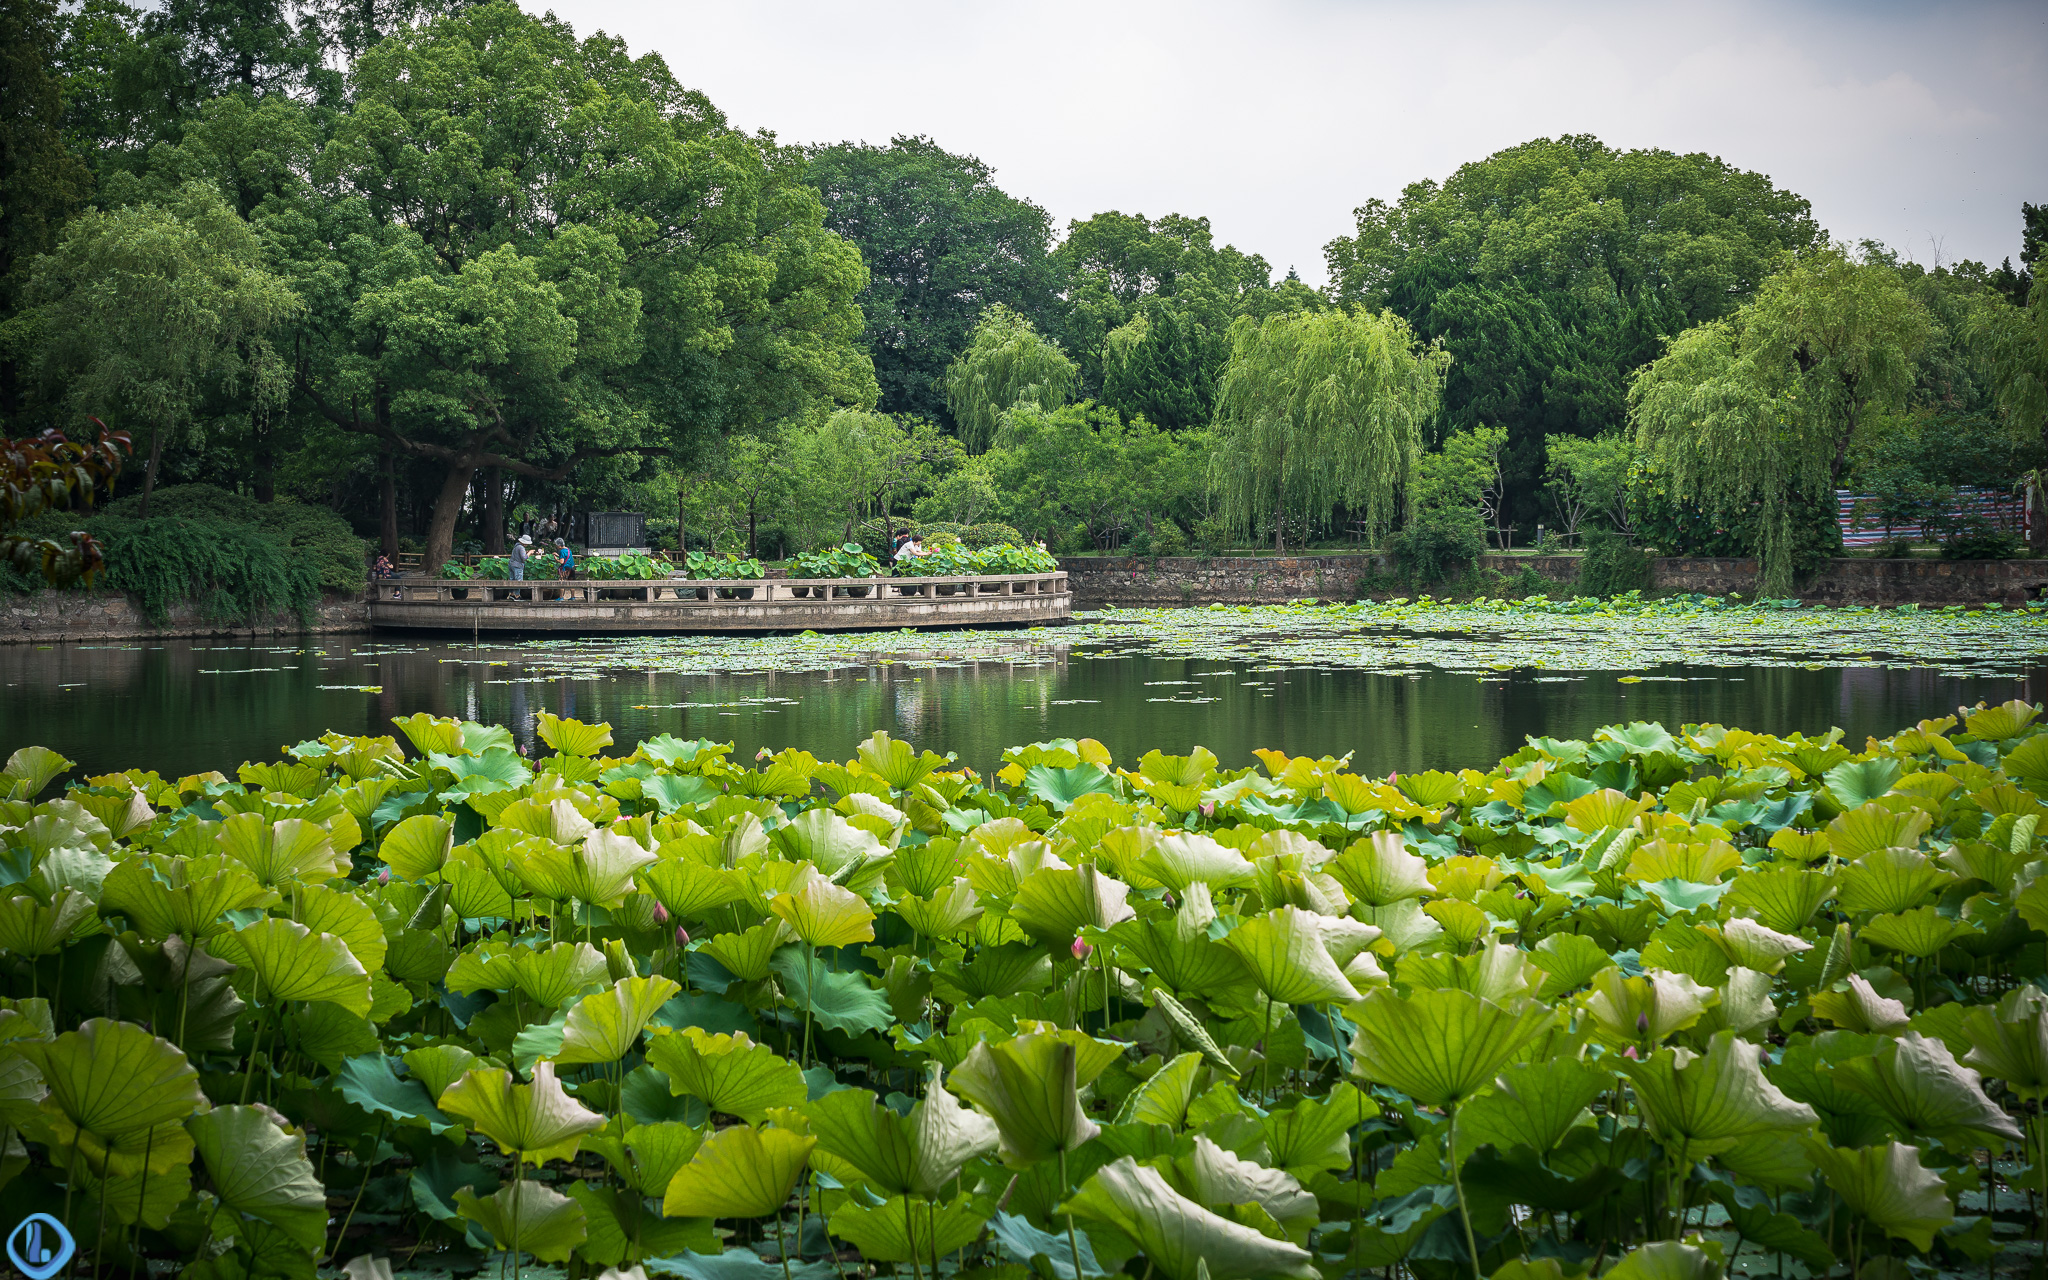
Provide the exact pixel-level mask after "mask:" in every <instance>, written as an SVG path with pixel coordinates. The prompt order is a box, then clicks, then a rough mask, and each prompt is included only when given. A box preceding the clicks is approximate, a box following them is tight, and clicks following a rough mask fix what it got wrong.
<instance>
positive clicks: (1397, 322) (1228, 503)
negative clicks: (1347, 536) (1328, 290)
mask: <svg viewBox="0 0 2048 1280" xmlns="http://www.w3.org/2000/svg"><path fill="white" fill-rule="evenodd" d="M1450 361H1451V357H1450V354H1449V353H1448V352H1446V351H1444V350H1443V349H1442V348H1440V347H1437V346H1434V345H1431V346H1422V345H1420V344H1419V343H1418V342H1417V340H1416V337H1415V333H1414V331H1413V330H1412V329H1410V328H1409V327H1408V322H1407V321H1405V320H1403V319H1401V318H1400V317H1399V316H1396V315H1395V314H1394V313H1392V312H1391V311H1383V312H1380V313H1378V314H1373V313H1371V312H1364V311H1361V312H1358V313H1356V314H1346V313H1344V312H1341V311H1325V312H1320V313H1295V314H1292V315H1280V316H1270V317H1268V318H1267V319H1266V320H1265V321H1264V322H1263V323H1259V322H1254V321H1253V320H1251V319H1250V318H1249V317H1246V318H1242V319H1239V320H1238V321H1237V323H1236V324H1234V325H1233V326H1232V327H1231V351H1230V363H1229V364H1228V365H1227V366H1225V368H1224V371H1223V380H1222V385H1221V386H1220V387H1219V388H1218V390H1217V395H1216V421H1215V435H1214V449H1213V452H1212V453H1211V455H1210V467H1211V473H1210V476H1211V481H1212V483H1213V484H1214V486H1215V488H1216V490H1217V492H1218V493H1220V494H1221V495H1222V498H1223V515H1224V518H1225V519H1226V520H1229V521H1232V522H1233V523H1236V524H1239V525H1249V526H1252V527H1256V526H1258V525H1260V524H1263V523H1264V522H1266V521H1268V520H1270V521H1272V524H1273V549H1274V550H1275V551H1283V550H1285V549H1286V536H1285V530H1286V524H1287V520H1288V519H1289V518H1290V517H1300V516H1305V515H1309V514H1312V513H1316V512H1324V513H1326V512H1328V511H1330V510H1331V509H1332V508H1333V507H1335V506H1336V505H1338V504H1339V503H1342V504H1343V505H1345V506H1346V507H1348V508H1349V509H1350V510H1351V511H1352V513H1353V515H1354V516H1355V517H1356V518H1358V519H1359V521H1360V522H1361V523H1362V524H1363V525H1364V526H1365V530H1366V534H1367V536H1368V538H1377V537H1378V536H1379V535H1380V534H1382V533H1384V532H1385V531H1386V529H1387V527H1388V525H1389V524H1390V523H1391V522H1392V519H1393V514H1394V499H1395V496H1396V494H1397V493H1398V492H1399V490H1400V486H1401V484H1402V482H1403V481H1404V480H1405V479H1406V477H1407V474H1408V467H1409V463H1410V460H1411V459H1412V458H1413V457H1414V455H1415V454H1416V452H1417V451H1418V450H1420V449H1421V447H1422V429H1423V425H1424V424H1425V423H1427V422H1428V421H1429V420H1430V419H1431V418H1432V417H1434V416H1435V415H1436V412H1437V407H1438V405H1439V403H1440V402H1441V400H1442V396H1443V383H1444V371H1445V370H1446V369H1447V368H1449V366H1450Z"/></svg>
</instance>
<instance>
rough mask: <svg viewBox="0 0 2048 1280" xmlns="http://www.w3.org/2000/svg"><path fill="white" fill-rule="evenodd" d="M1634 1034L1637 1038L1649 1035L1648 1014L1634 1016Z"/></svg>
mask: <svg viewBox="0 0 2048 1280" xmlns="http://www.w3.org/2000/svg"><path fill="white" fill-rule="evenodd" d="M1636 1034H1637V1035H1639V1036H1646V1035H1649V1034H1650V1015H1649V1014H1647V1013H1639V1014H1637V1015H1636Z"/></svg>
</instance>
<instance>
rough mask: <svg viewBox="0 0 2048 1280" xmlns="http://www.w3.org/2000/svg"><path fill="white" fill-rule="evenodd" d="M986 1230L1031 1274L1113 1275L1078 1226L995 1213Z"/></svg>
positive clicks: (1061, 1279) (1076, 1279)
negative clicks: (1041, 1224) (1045, 1227)
mask: <svg viewBox="0 0 2048 1280" xmlns="http://www.w3.org/2000/svg"><path fill="white" fill-rule="evenodd" d="M988 1232H989V1236H990V1238H991V1239H993V1240H994V1241H995V1242H996V1244H998V1245H999V1246H1001V1248H1002V1251H1003V1253H1004V1255H1006V1256H1007V1257H1008V1258H1010V1259H1011V1260H1012V1261H1014V1262H1016V1263H1018V1264H1020V1265H1022V1266H1023V1267H1025V1268H1026V1269H1027V1270H1029V1271H1030V1272H1031V1273H1032V1274H1033V1275H1039V1276H1050V1277H1051V1278H1052V1280H1100V1278H1104V1277H1108V1276H1109V1275H1111V1274H1112V1270H1111V1269H1109V1268H1105V1267H1104V1266H1103V1264H1102V1263H1100V1262H1098V1261H1097V1260H1096V1257H1095V1242H1094V1241H1092V1240H1090V1239H1089V1238H1088V1233H1087V1232H1086V1231H1083V1230H1081V1229H1080V1228H1079V1227H1074V1228H1073V1229H1072V1231H1071V1232H1068V1231H1059V1232H1049V1231H1040V1230H1039V1229H1038V1228H1037V1227H1034V1226H1032V1225H1031V1222H1030V1220H1029V1219H1027V1218H1024V1217H1022V1216H1020V1215H1017V1214H1009V1213H997V1214H996V1215H995V1216H994V1217H992V1218H990V1219H989V1221H988ZM1041 1258H1042V1259H1044V1264H1043V1265H1042V1266H1041V1264H1040V1262H1039V1259H1041ZM764 1280H770V1278H767V1277H764Z"/></svg>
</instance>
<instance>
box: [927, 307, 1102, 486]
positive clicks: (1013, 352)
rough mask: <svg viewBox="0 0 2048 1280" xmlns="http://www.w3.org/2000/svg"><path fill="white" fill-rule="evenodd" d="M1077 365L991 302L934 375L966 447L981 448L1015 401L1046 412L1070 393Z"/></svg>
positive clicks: (1077, 382) (1022, 320)
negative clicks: (941, 372) (970, 333)
mask: <svg viewBox="0 0 2048 1280" xmlns="http://www.w3.org/2000/svg"><path fill="white" fill-rule="evenodd" d="M1080 380H1081V374H1080V370H1079V368H1078V367H1076V365H1075V364H1074V362H1073V361H1072V360H1070V359H1068V358H1067V353H1066V352H1064V351H1062V350H1060V349H1059V346H1058V344H1057V343H1054V342H1051V341H1048V340H1047V339H1046V338H1044V337H1042V336H1040V335H1039V332H1038V330H1036V329H1034V328H1032V326H1031V321H1029V320H1027V319H1026V318H1024V317H1023V316H1021V315H1019V314H1018V313H1017V312H1015V311H1012V310H1010V308H1008V307H1006V306H1004V305H1002V304H1001V303H997V304H995V305H994V306H992V307H990V308H989V309H988V310H987V311H985V312H983V313H982V316H981V319H980V320H978V321H977V322H976V323H975V326H974V335H973V337H971V338H969V339H968V342H967V349H966V350H965V351H962V352H961V353H960V356H959V358H958V359H956V360H954V361H953V363H952V364H950V365H948V366H947V367H946V372H945V376H944V377H942V378H941V379H940V385H941V390H943V391H944V392H945V394H946V408H947V409H948V410H949V411H951V413H952V415H953V421H954V422H955V423H957V424H958V425H959V428H960V438H961V439H962V440H964V441H966V442H967V448H968V450H969V451H970V452H973V453H980V452H982V451H983V450H984V449H987V448H988V447H989V445H990V444H991V443H993V442H994V440H995V437H996V428H997V427H998V426H1000V425H1001V423H1002V417H1003V415H1004V414H1006V413H1008V412H1009V411H1010V410H1011V409H1013V408H1015V407H1017V406H1018V405H1020V404H1034V405H1037V406H1038V407H1039V408H1041V409H1044V410H1046V411H1047V412H1051V411H1052V410H1054V409H1057V408H1060V407H1061V406H1062V405H1065V404H1066V403H1067V402H1068V401H1070V400H1072V399H1073V398H1074V390H1075V388H1076V387H1077V386H1079V385H1080Z"/></svg>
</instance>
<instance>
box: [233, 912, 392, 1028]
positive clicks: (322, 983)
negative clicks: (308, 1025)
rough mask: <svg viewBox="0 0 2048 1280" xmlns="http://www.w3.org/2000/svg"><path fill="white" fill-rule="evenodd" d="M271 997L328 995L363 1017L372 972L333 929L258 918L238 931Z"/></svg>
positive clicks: (318, 997)
mask: <svg viewBox="0 0 2048 1280" xmlns="http://www.w3.org/2000/svg"><path fill="white" fill-rule="evenodd" d="M234 941H235V942H237V943H239V944H240V945H241V948H242V951H243V953H244V954H245V955H247V956H248V959H249V967H250V968H252V969H254V970H255V971H256V977H257V980H258V981H259V982H261V983H262V988H261V991H262V994H263V995H264V996H265V997H267V998H268V999H271V1000H324V1001H327V1002H328V1003H330V1004H336V1005H340V1006H341V1007H342V1008H344V1009H346V1010H348V1011H349V1012H350V1013H353V1014H356V1015H358V1016H364V1015H367V1014H368V1013H369V1012H370V974H369V971H368V970H366V969H365V968H363V964H362V962H361V961H360V960H357V959H356V958H355V956H354V955H353V954H352V953H351V952H350V951H349V949H348V944H347V943H346V942H344V941H342V940H341V939H340V938H337V937H335V936H334V935H333V934H331V933H315V932H314V931H313V930H311V929H308V928H307V927H306V926H305V925H302V924H300V923H298V922H297V921H296V920H280V919H277V918H275V917H272V918H269V919H265V920H259V921H257V922H256V923H254V924H252V925H250V926H249V927H248V928H246V929H243V930H241V931H240V932H238V933H236V934H235V935H234Z"/></svg>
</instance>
